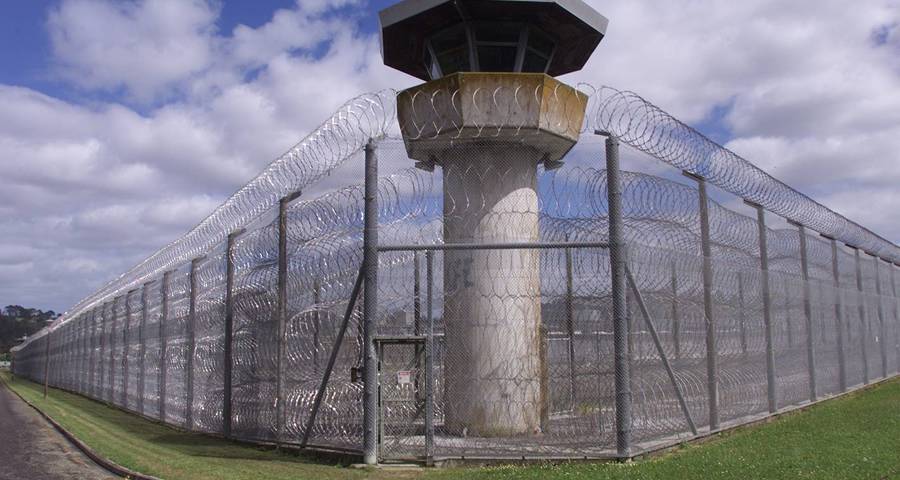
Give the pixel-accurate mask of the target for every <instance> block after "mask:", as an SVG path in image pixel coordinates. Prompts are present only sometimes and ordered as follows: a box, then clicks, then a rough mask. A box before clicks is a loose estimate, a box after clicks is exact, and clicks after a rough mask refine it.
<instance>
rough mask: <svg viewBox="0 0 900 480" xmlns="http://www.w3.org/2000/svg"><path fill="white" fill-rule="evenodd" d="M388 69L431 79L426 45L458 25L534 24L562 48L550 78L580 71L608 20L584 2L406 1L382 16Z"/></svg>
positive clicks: (551, 65)
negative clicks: (494, 23) (435, 35)
mask: <svg viewBox="0 0 900 480" xmlns="http://www.w3.org/2000/svg"><path fill="white" fill-rule="evenodd" d="M379 20H380V22H381V52H382V56H383V57H384V63H385V65H387V66H389V67H393V68H396V69H397V70H400V71H402V72H405V73H408V74H410V75H412V76H415V77H418V78H421V79H425V80H427V79H429V72H428V71H427V68H426V65H425V61H424V60H423V59H424V58H425V56H426V40H427V39H428V38H429V37H430V36H432V35H434V34H436V33H438V32H441V31H443V30H446V29H448V28H450V27H453V26H454V25H458V24H466V23H479V22H482V23H483V22H516V23H523V24H528V25H530V26H532V27H534V28H537V29H539V30H540V31H541V32H542V33H544V34H546V35H549V36H550V37H552V39H553V41H554V42H555V45H556V48H555V53H554V54H553V57H552V58H551V59H550V61H549V64H548V66H547V70H546V73H547V74H548V75H551V76H557V75H562V74H565V73H569V72H573V71H577V70H580V69H581V68H582V67H583V66H584V64H585V63H586V62H587V60H588V58H590V56H591V54H592V53H593V52H594V49H595V48H597V45H598V44H599V43H600V41H601V40H602V39H603V36H604V35H605V33H606V27H607V25H608V23H609V20H607V18H606V17H604V16H603V15H601V14H600V13H598V12H597V11H596V10H594V9H593V8H591V7H590V6H588V5H587V4H586V3H584V2H583V1H582V0H403V1H401V2H399V3H397V4H395V5H392V6H390V7H388V8H386V9H384V10H382V11H381V12H380V13H379Z"/></svg>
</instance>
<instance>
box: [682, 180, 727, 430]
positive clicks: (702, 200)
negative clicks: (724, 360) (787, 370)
mask: <svg viewBox="0 0 900 480" xmlns="http://www.w3.org/2000/svg"><path fill="white" fill-rule="evenodd" d="M684 175H685V176H686V177H688V178H691V179H693V180H695V181H696V182H697V193H698V194H699V199H698V204H699V209H700V248H701V250H702V253H703V314H704V316H705V317H706V382H707V397H708V401H709V429H710V430H717V429H718V428H719V361H718V342H717V339H716V334H717V333H718V332H717V328H718V325H717V322H716V317H715V314H714V313H713V300H712V288H713V272H712V242H711V240H710V232H709V196H708V194H707V192H706V179H705V178H703V177H701V176H699V175H696V174H694V173H691V172H687V171H685V172H684Z"/></svg>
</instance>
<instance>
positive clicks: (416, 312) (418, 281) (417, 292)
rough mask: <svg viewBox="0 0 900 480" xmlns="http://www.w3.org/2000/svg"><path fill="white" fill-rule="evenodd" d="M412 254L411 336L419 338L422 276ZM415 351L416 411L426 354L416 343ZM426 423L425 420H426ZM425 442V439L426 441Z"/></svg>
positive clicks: (416, 256)
mask: <svg viewBox="0 0 900 480" xmlns="http://www.w3.org/2000/svg"><path fill="white" fill-rule="evenodd" d="M412 254H413V335H415V336H419V335H422V278H421V277H422V274H421V269H422V266H421V265H420V263H421V262H420V261H419V252H417V251H415V252H412ZM413 348H414V349H415V352H414V357H415V359H416V367H415V368H416V378H415V383H414V385H413V390H415V392H416V411H418V410H419V409H420V408H422V407H424V405H425V398H424V397H425V395H424V392H423V391H422V390H423V388H424V387H425V385H424V384H425V381H427V380H425V378H424V377H423V373H424V370H423V369H422V356H423V355H426V354H427V353H426V352H425V351H424V350H425V349H424V348H423V346H422V345H420V344H418V343H416V344H415V346H414V347H413ZM426 422H427V420H426ZM426 442H427V439H426Z"/></svg>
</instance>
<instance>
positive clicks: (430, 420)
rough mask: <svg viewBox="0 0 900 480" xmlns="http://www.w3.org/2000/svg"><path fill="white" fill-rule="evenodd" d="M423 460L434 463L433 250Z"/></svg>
mask: <svg viewBox="0 0 900 480" xmlns="http://www.w3.org/2000/svg"><path fill="white" fill-rule="evenodd" d="M425 282H426V285H425V289H426V291H425V309H426V311H425V462H426V463H427V464H428V465H429V466H431V465H434V318H433V314H432V313H431V312H432V310H433V303H432V302H433V299H434V292H433V288H434V252H433V251H431V250H426V251H425Z"/></svg>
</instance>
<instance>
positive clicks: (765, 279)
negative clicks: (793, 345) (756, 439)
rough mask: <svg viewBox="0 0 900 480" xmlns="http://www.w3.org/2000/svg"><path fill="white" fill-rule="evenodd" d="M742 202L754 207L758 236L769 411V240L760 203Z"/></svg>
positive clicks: (772, 397)
mask: <svg viewBox="0 0 900 480" xmlns="http://www.w3.org/2000/svg"><path fill="white" fill-rule="evenodd" d="M744 202H745V203H746V204H747V205H749V206H751V207H753V208H755V209H756V226H757V230H758V236H759V263H760V271H761V275H760V280H761V283H762V298H763V322H764V323H765V331H766V385H767V386H768V403H769V413H775V411H776V410H778V400H777V398H778V397H777V395H776V384H775V345H774V344H775V339H774V332H773V328H772V296H771V291H770V288H769V242H768V238H767V234H766V212H765V210H763V207H762V205H759V204H757V203H753V202H750V201H747V200H744Z"/></svg>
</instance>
